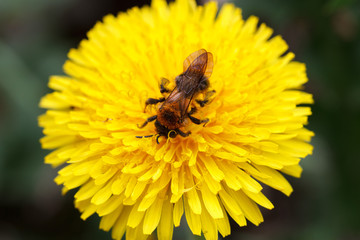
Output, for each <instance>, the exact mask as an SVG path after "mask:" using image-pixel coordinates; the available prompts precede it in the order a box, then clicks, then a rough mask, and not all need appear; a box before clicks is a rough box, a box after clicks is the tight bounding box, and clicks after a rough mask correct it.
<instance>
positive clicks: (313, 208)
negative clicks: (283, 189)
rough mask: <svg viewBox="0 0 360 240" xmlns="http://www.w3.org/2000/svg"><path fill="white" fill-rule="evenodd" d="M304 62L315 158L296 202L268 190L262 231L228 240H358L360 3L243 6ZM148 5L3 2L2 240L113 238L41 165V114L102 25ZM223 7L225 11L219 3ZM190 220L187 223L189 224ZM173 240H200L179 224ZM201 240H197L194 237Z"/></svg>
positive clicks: (265, 1) (256, 1)
mask: <svg viewBox="0 0 360 240" xmlns="http://www.w3.org/2000/svg"><path fill="white" fill-rule="evenodd" d="M234 2H235V4H236V5H237V6H238V7H240V8H242V9H243V15H244V17H245V18H247V17H248V16H250V15H256V16H259V17H260V21H261V22H265V23H266V24H268V25H269V26H270V27H272V28H273V29H274V31H275V33H274V34H275V35H277V34H281V35H282V36H283V38H284V39H285V40H286V41H287V42H288V44H289V48H290V50H291V51H293V52H295V54H296V60H298V61H301V62H305V63H306V65H307V71H308V76H309V83H307V84H306V91H308V92H311V93H312V94H313V95H314V98H315V104H314V106H313V107H312V110H313V115H312V116H311V117H310V124H309V126H308V127H309V128H310V129H311V130H313V131H315V133H316V136H315V137H314V139H313V141H312V143H313V145H314V147H315V148H314V153H313V155H312V156H309V157H307V158H306V159H304V160H303V161H302V162H301V165H302V166H303V168H304V172H303V175H302V178H301V179H295V178H289V180H290V182H291V183H292V185H293V186H294V190H295V191H294V193H293V194H292V195H291V197H290V198H287V197H285V196H283V195H282V194H281V193H278V192H276V191H275V190H269V189H267V190H266V195H267V196H269V198H270V200H271V201H272V202H273V203H274V205H275V209H273V210H271V211H269V210H265V209H261V210H262V212H263V214H264V218H265V222H264V223H262V224H261V225H260V226H259V227H254V226H252V225H251V224H250V225H249V226H248V227H244V228H239V227H237V226H236V224H234V223H233V222H232V235H231V236H230V237H228V238H226V239H243V240H248V239H250V240H262V239H264V240H265V239H267V240H268V239H274V240H275V239H330V240H331V239H346V240H347V239H354V240H355V239H360V193H359V192H360V187H359V184H360V172H359V169H360V164H359V162H360V157H359V149H360V140H359V138H360V2H359V1H351V0H344V1H341V0H313V1H311V0H303V1H291V0H288V1H286V0H253V1H250V0H248V1H246V0H238V1H234ZM144 4H149V1H116V0H112V1H106V0H104V1H89V0H88V1H86V0H61V1H60V0H52V1H48V0H32V1H29V0H0V239H1V240H18V239H26V240H27V239H89V240H92V239H94V240H96V239H111V237H110V234H109V233H106V232H103V231H101V230H99V229H98V223H99V218H98V217H96V216H93V217H91V218H90V219H89V220H88V221H86V222H83V221H82V220H81V219H80V217H79V216H80V214H79V212H78V211H77V210H76V209H75V208H74V206H73V202H72V201H73V199H72V196H73V194H74V192H70V193H68V194H67V195H65V196H62V195H61V191H60V187H59V186H57V185H56V184H55V183H54V182H53V178H54V177H55V176H56V171H57V170H55V169H52V168H51V167H50V166H47V165H45V164H43V158H44V156H45V155H46V153H47V152H46V151H45V150H41V149H40V144H39V138H40V137H41V136H42V133H41V129H40V128H39V127H38V126H37V116H38V115H40V114H41V113H43V112H44V110H41V109H39V108H38V102H39V99H40V98H41V96H43V95H44V94H46V93H47V92H50V90H49V89H48V88H47V82H48V77H49V76H50V75H55V74H62V64H63V63H64V62H65V60H66V54H67V52H68V50H69V49H70V48H74V47H77V45H78V43H79V42H80V40H81V39H83V38H85V37H86V32H87V31H88V30H89V29H90V28H91V27H92V26H93V25H94V24H95V22H96V21H99V20H101V19H102V17H103V16H104V15H106V14H108V13H113V14H116V13H117V12H119V11H125V10H126V9H128V8H130V7H132V6H135V5H137V6H142V5H144ZM220 4H221V3H220ZM183 220H184V219H183ZM181 225H182V227H180V228H179V229H176V230H175V235H174V239H194V238H193V237H192V235H191V234H190V232H189V230H188V229H187V228H186V227H185V226H186V223H185V222H184V221H182V224H181ZM195 239H201V238H195Z"/></svg>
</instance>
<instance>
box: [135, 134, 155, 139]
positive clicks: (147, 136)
mask: <svg viewBox="0 0 360 240" xmlns="http://www.w3.org/2000/svg"><path fill="white" fill-rule="evenodd" d="M152 136H154V134H152V135H146V136H135V137H136V138H149V137H152Z"/></svg>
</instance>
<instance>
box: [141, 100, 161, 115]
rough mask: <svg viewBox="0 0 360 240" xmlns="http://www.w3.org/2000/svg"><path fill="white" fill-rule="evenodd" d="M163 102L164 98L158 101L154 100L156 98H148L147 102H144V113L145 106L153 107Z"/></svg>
mask: <svg viewBox="0 0 360 240" xmlns="http://www.w3.org/2000/svg"><path fill="white" fill-rule="evenodd" d="M163 101H165V98H159V99H156V98H148V100H146V102H145V108H144V112H145V110H146V107H147V105H154V104H157V103H159V102H163Z"/></svg>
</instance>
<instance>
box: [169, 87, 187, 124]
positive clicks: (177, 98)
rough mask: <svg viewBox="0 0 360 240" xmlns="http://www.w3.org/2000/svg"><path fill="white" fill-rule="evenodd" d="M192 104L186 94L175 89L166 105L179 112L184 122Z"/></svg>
mask: <svg viewBox="0 0 360 240" xmlns="http://www.w3.org/2000/svg"><path fill="white" fill-rule="evenodd" d="M190 102H191V99H189V98H186V97H185V92H181V91H178V89H177V88H175V89H174V90H173V91H172V92H171V93H170V95H169V96H168V97H167V98H166V100H165V102H164V105H168V106H171V107H172V108H173V109H174V110H176V111H177V112H179V114H180V117H181V121H182V120H183V119H184V118H185V115H186V112H187V109H188V107H189V105H190Z"/></svg>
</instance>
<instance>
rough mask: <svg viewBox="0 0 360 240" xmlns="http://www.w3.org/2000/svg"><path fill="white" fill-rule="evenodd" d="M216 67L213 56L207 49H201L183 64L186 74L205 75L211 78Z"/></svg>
mask: <svg viewBox="0 0 360 240" xmlns="http://www.w3.org/2000/svg"><path fill="white" fill-rule="evenodd" d="M213 67H214V62H213V55H212V54H211V53H210V52H207V51H206V50H205V49H200V50H198V51H196V52H193V53H192V54H190V55H189V56H188V57H187V58H186V59H185V60H184V63H183V70H184V72H189V71H191V73H195V74H197V75H204V76H205V77H207V78H209V77H210V76H211V74H212V70H213Z"/></svg>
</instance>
